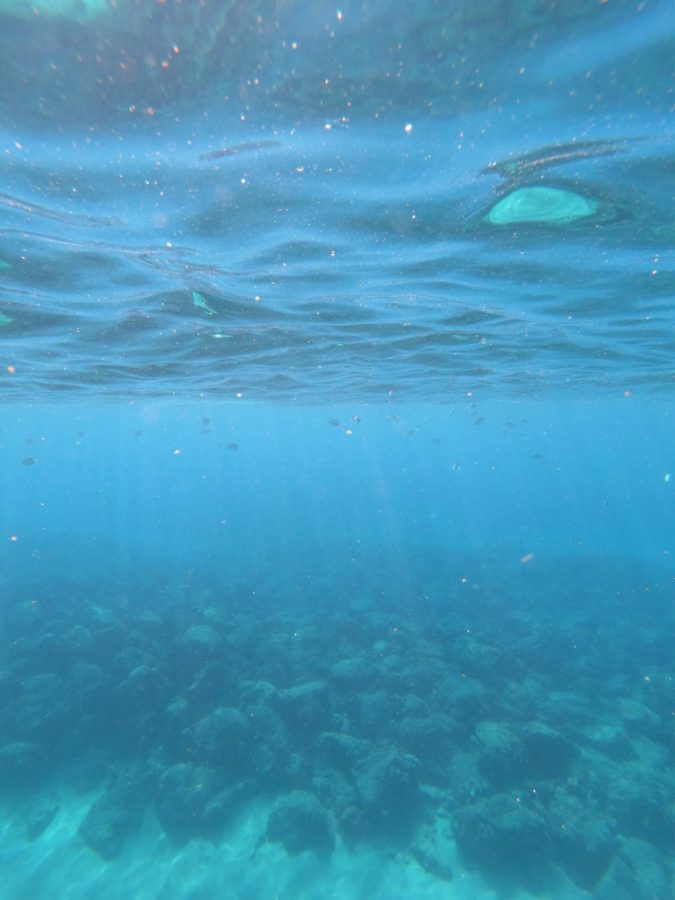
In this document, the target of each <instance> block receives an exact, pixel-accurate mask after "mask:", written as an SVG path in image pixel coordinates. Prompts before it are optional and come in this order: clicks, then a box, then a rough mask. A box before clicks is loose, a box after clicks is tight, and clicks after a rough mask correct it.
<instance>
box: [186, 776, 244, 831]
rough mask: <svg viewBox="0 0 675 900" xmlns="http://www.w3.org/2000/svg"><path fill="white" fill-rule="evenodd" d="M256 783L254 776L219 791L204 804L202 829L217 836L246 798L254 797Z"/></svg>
mask: <svg viewBox="0 0 675 900" xmlns="http://www.w3.org/2000/svg"><path fill="white" fill-rule="evenodd" d="M255 791H256V785H255V782H254V781H253V779H252V778H246V779H244V780H243V781H238V782H237V783H236V784H234V785H232V786H231V787H228V788H225V789H224V790H222V791H218V792H217V793H216V794H214V795H213V797H211V798H210V799H209V800H207V802H206V803H205V805H204V809H203V812H202V817H201V826H200V830H201V831H202V832H203V833H204V834H207V835H212V836H215V835H217V834H218V832H220V831H221V830H222V829H223V828H224V827H225V826H226V825H227V824H228V823H229V822H230V821H231V819H232V817H233V816H234V815H235V814H236V813H237V812H238V810H239V809H241V806H242V804H243V803H245V801H246V800H248V799H249V798H251V797H253V796H254V794H255Z"/></svg>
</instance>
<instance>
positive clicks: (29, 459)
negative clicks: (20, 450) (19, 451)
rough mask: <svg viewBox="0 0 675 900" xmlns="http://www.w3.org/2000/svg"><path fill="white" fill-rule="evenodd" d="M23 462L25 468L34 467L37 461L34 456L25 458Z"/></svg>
mask: <svg viewBox="0 0 675 900" xmlns="http://www.w3.org/2000/svg"><path fill="white" fill-rule="evenodd" d="M21 462H22V463H23V464H24V466H34V465H35V463H36V462H37V460H36V459H35V458H34V457H32V456H24V458H23V459H22V460H21Z"/></svg>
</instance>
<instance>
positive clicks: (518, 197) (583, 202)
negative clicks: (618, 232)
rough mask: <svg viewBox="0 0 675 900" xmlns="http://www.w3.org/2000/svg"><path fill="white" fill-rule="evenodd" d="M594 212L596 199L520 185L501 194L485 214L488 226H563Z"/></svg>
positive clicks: (567, 192) (554, 189)
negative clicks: (520, 186)
mask: <svg viewBox="0 0 675 900" xmlns="http://www.w3.org/2000/svg"><path fill="white" fill-rule="evenodd" d="M597 211H598V202H597V201H596V200H592V199H591V198H589V197H583V196H582V195H581V194H576V193H574V191H567V190H563V189H562V188H553V187H542V186H534V187H522V188H518V189H517V190H515V191H512V192H511V193H510V194H507V195H506V197H502V198H501V200H498V201H497V203H495V205H494V206H493V207H492V209H491V210H490V212H489V213H488V214H487V216H486V217H485V219H486V221H487V222H489V223H490V224H491V225H516V224H529V225H535V224H536V225H564V224H567V223H568V222H574V221H576V220H577V219H586V218H588V217H589V216H592V215H594V214H595V213H596V212H597Z"/></svg>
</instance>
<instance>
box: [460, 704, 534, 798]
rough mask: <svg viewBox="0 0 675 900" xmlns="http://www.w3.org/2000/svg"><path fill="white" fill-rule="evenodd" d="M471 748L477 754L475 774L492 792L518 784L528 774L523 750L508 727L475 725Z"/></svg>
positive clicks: (490, 724)
mask: <svg viewBox="0 0 675 900" xmlns="http://www.w3.org/2000/svg"><path fill="white" fill-rule="evenodd" d="M472 744H473V745H474V747H475V748H476V750H477V752H478V770H479V771H480V773H481V775H483V776H484V777H485V778H487V780H488V781H489V783H490V784H491V785H492V787H493V788H494V789H495V790H497V791H502V790H504V789H506V788H509V787H511V786H513V785H515V784H518V783H519V782H520V780H521V779H523V778H525V777H526V775H527V774H528V770H527V761H526V758H525V748H524V746H523V743H522V741H521V740H520V738H519V737H518V735H517V734H516V733H515V732H514V730H513V728H512V727H511V726H510V725H507V724H506V723H504V722H491V721H483V722H479V723H478V725H477V726H476V730H475V732H474V735H473V738H472Z"/></svg>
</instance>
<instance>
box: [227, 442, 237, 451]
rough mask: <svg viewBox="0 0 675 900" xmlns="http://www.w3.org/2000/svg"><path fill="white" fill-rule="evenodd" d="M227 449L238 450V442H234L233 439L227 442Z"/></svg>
mask: <svg viewBox="0 0 675 900" xmlns="http://www.w3.org/2000/svg"><path fill="white" fill-rule="evenodd" d="M227 449H228V450H238V449H239V444H235V443H234V441H233V442H232V443H231V444H228V445H227Z"/></svg>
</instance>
